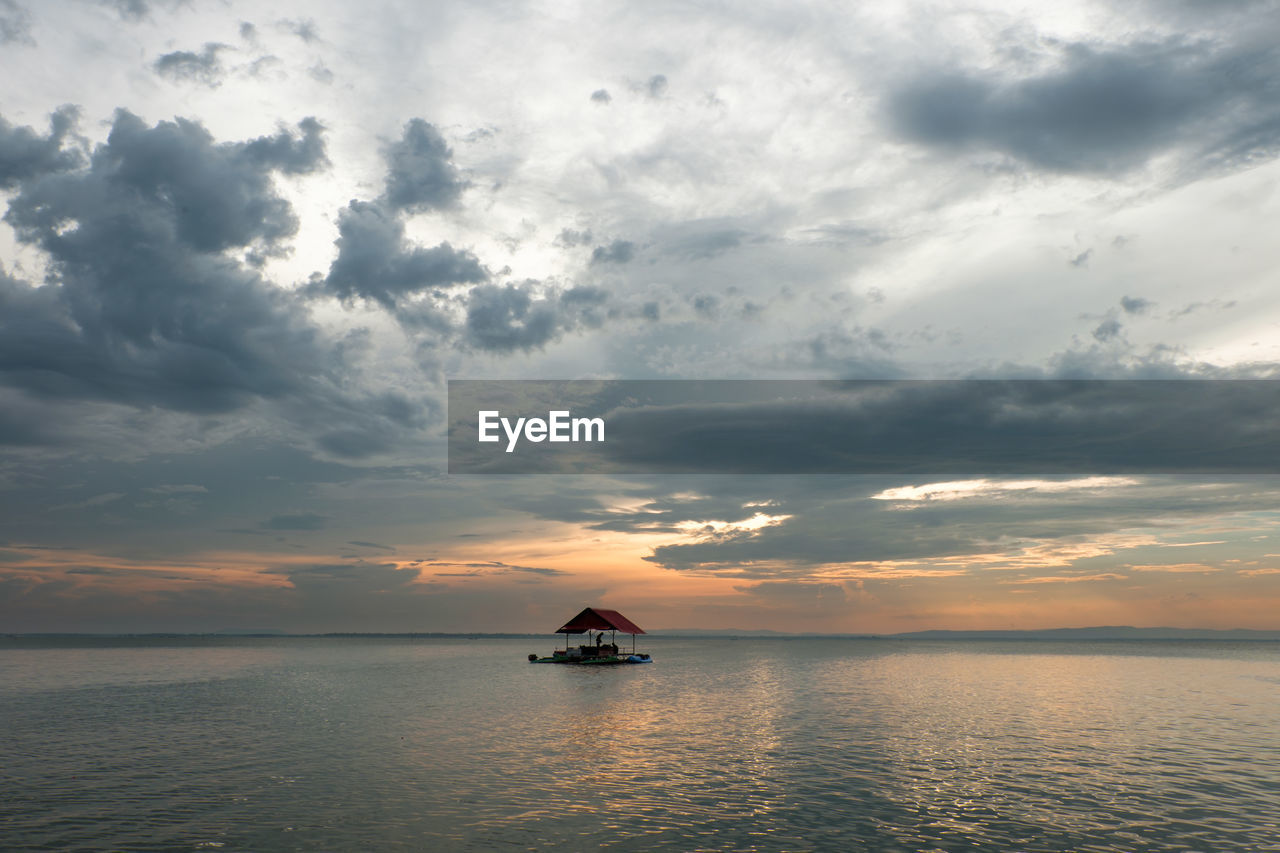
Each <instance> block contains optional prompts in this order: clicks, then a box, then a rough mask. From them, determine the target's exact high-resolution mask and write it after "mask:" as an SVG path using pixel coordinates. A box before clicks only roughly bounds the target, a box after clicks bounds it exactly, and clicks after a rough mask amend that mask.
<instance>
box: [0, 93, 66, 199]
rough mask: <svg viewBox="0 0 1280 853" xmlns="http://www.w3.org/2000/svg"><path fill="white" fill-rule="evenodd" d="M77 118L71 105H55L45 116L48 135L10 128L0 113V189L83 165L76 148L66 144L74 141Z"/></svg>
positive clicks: (27, 129)
mask: <svg viewBox="0 0 1280 853" xmlns="http://www.w3.org/2000/svg"><path fill="white" fill-rule="evenodd" d="M78 118H79V111H78V110H77V109H76V108H75V107H71V106H64V107H59V108H58V109H57V110H56V111H54V113H53V114H52V115H51V116H50V117H49V134H48V135H47V136H43V137H42V136H40V135H38V134H37V133H36V132H35V131H34V130H32V129H31V128H30V127H14V126H13V125H11V124H9V122H7V121H5V119H4V117H3V116H0V188H2V189H9V188H11V187H14V186H16V185H17V184H18V182H19V181H23V180H25V179H27V178H33V177H35V176H37V175H43V174H47V173H50V172H64V171H67V170H68V169H74V168H76V167H78V166H81V165H83V163H84V159H85V158H84V155H83V154H81V152H80V151H79V149H77V148H68V147H67V143H68V142H70V141H73V140H74V136H73V131H74V130H75V126H76V120H77V119H78Z"/></svg>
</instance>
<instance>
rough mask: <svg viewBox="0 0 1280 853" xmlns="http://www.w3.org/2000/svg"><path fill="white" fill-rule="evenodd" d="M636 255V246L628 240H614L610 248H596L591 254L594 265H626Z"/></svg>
mask: <svg viewBox="0 0 1280 853" xmlns="http://www.w3.org/2000/svg"><path fill="white" fill-rule="evenodd" d="M635 254H636V244H635V243H631V242H629V241H627V240H614V241H613V242H612V243H610V244H609V245H608V246H596V247H595V249H593V250H592V252H591V263H593V264H625V263H629V262H630V261H631V259H632V258H634V257H635Z"/></svg>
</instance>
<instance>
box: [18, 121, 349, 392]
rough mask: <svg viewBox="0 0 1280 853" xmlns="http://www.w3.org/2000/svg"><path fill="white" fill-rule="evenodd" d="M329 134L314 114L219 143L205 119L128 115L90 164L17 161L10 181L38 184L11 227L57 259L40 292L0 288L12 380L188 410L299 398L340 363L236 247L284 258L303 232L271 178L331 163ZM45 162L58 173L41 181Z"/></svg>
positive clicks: (26, 190)
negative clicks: (294, 125)
mask: <svg viewBox="0 0 1280 853" xmlns="http://www.w3.org/2000/svg"><path fill="white" fill-rule="evenodd" d="M58 115H62V116H63V117H64V118H65V114H58ZM58 115H55V123H56V122H58V121H60V120H61V119H59V118H58ZM55 127H56V124H55ZM320 134H321V127H320V125H319V123H317V122H315V121H314V120H313V119H308V120H305V121H303V122H301V123H300V124H299V126H298V129H297V131H296V132H289V131H283V130H282V131H281V132H280V133H278V134H276V135H275V136H271V137H262V138H259V139H255V140H251V141H248V142H236V143H216V142H215V141H214V140H213V138H212V136H211V135H210V134H209V132H208V131H206V130H205V129H204V128H203V127H201V126H200V125H199V124H197V123H195V122H191V121H187V120H183V119H179V120H177V121H174V122H161V123H159V124H157V125H155V126H154V127H148V126H147V125H146V124H145V123H144V122H143V121H142V120H141V119H139V118H138V117H137V116H134V115H132V114H131V113H128V112H125V111H120V112H118V113H117V114H116V117H115V121H114V123H113V125H112V128H111V132H110V134H109V136H108V138H107V141H106V142H105V143H104V144H103V145H100V146H99V147H98V148H97V149H96V151H95V152H94V155H93V159H92V162H91V163H90V164H89V166H88V168H85V169H77V170H69V169H67V168H65V167H66V166H67V162H68V161H66V160H63V159H60V158H59V157H57V156H56V155H54V154H51V153H50V152H51V151H52V150H53V149H50V148H48V146H46V148H45V153H44V155H43V159H42V158H40V157H32V156H27V157H26V158H25V160H24V159H22V158H17V162H19V163H22V164H25V165H23V166H21V168H18V169H16V170H14V169H12V168H11V169H10V172H9V174H17V175H19V176H21V175H24V174H25V175H26V176H27V177H25V179H21V178H20V184H19V189H18V192H17V193H16V195H15V196H14V197H13V198H12V199H11V201H10V203H9V209H8V212H7V213H6V214H5V221H6V222H8V223H9V224H10V225H11V226H13V228H14V231H15V233H16V234H17V237H18V239H19V240H20V241H21V242H23V243H26V244H29V245H32V246H36V247H39V248H40V249H42V250H43V251H44V253H45V254H46V255H47V257H48V259H49V261H50V264H51V266H50V279H49V283H47V284H46V285H45V286H43V287H30V286H27V285H25V284H22V283H18V282H16V281H14V280H13V279H11V278H5V279H4V280H0V377H2V378H3V381H4V382H6V383H8V384H11V385H15V386H17V387H20V388H24V389H26V390H27V391H28V392H30V393H32V394H36V395H38V396H41V397H46V398H49V397H53V398H96V399H106V400H112V401H116V402H124V403H128V404H132V405H157V404H158V405H160V406H163V407H165V408H173V409H178V410H185V411H226V410H229V409H234V408H238V407H240V406H242V405H244V404H245V403H246V402H247V401H248V400H249V399H250V398H252V397H254V396H258V397H281V396H283V395H290V394H298V393H301V392H303V390H304V388H305V387H306V386H307V385H309V384H311V383H314V382H315V381H316V380H317V379H318V378H320V377H321V376H322V375H323V373H324V371H325V369H326V365H327V363H328V362H329V358H328V356H327V355H326V354H325V353H324V352H323V351H322V350H321V348H320V344H319V342H318V340H317V336H316V334H315V331H314V330H313V329H312V328H311V327H310V325H309V324H308V322H307V320H306V318H305V316H304V314H303V313H302V312H301V309H300V308H299V307H298V306H297V305H296V304H294V303H293V301H292V300H291V299H290V297H289V296H288V295H287V293H285V292H282V291H279V290H277V289H276V288H274V287H271V286H269V285H268V284H267V283H266V282H265V281H263V280H262V279H261V278H260V277H259V276H258V274H257V273H256V272H254V271H253V270H252V269H251V268H250V267H247V266H246V265H244V264H242V263H240V262H237V261H235V260H234V259H232V258H231V257H229V255H228V254H227V253H228V250H236V249H239V250H250V251H255V252H267V253H270V252H273V251H279V250H280V247H281V241H282V240H284V239H285V238H288V237H290V236H291V235H292V234H293V233H294V231H295V230H296V227H297V221H296V219H295V217H294V215H293V212H292V210H291V209H290V207H289V204H288V203H287V202H286V201H285V200H284V199H282V198H280V197H279V196H278V195H277V194H276V192H275V191H274V189H273V187H272V184H271V180H272V175H273V173H277V172H285V173H295V174H298V173H305V172H309V171H314V170H316V169H318V168H320V167H321V166H322V165H323V164H324V163H325V160H324V145H323V141H322V140H321V137H320ZM57 136H58V132H57V131H56V130H55V133H53V134H51V138H53V137H57ZM24 138H29V137H24ZM20 150H22V151H27V152H29V151H30V150H32V149H31V146H29V145H28V146H26V147H25V148H22V147H20ZM33 163H40V164H42V165H41V166H40V168H51V167H52V166H56V167H58V168H59V169H61V170H60V171H56V172H46V173H44V174H34V175H33V174H32V172H33V171H36V170H37V166H35V165H32V164H33Z"/></svg>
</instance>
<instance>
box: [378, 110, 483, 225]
mask: <svg viewBox="0 0 1280 853" xmlns="http://www.w3.org/2000/svg"><path fill="white" fill-rule="evenodd" d="M452 158H453V151H452V150H450V148H449V146H448V145H447V144H445V141H444V137H442V136H441V135H440V133H439V131H437V130H436V129H435V128H434V127H432V126H431V125H430V124H428V123H427V122H425V121H423V120H422V119H420V118H415V119H413V120H412V121H410V122H409V123H408V124H406V125H405V128H404V135H403V136H402V137H401V138H400V140H399V141H397V142H395V143H394V144H392V145H391V146H390V147H388V148H387V151H386V160H387V189H386V194H385V196H384V197H385V199H386V203H387V206H388V207H390V208H391V209H393V210H406V211H409V212H419V211H424V210H434V209H438V208H443V207H449V206H450V205H452V204H453V203H454V202H456V201H457V200H458V196H460V195H461V194H462V191H463V190H464V189H466V188H467V186H468V183H467V182H466V181H465V180H463V179H462V177H461V176H460V175H459V174H458V170H457V168H456V167H455V166H454V165H453V162H452Z"/></svg>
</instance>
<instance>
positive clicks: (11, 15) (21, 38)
mask: <svg viewBox="0 0 1280 853" xmlns="http://www.w3.org/2000/svg"><path fill="white" fill-rule="evenodd" d="M35 43H36V42H35V39H33V38H31V14H30V13H29V12H28V11H27V10H26V8H25V7H23V6H19V5H18V4H17V3H16V2H14V0H0V44H26V45H34V44H35Z"/></svg>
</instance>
